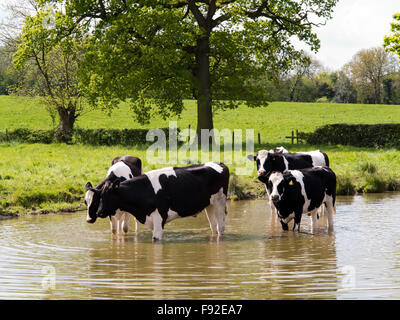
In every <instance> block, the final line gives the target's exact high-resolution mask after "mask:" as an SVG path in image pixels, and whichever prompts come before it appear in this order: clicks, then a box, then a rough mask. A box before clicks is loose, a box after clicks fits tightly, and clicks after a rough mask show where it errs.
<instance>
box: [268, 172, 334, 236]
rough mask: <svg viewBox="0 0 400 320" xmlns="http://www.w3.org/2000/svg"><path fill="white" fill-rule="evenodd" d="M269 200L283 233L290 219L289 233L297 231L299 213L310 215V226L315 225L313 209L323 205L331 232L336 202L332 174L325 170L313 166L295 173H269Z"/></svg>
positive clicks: (315, 212)
mask: <svg viewBox="0 0 400 320" xmlns="http://www.w3.org/2000/svg"><path fill="white" fill-rule="evenodd" d="M267 188H268V192H269V200H270V201H271V202H273V203H274V205H275V206H276V208H277V209H278V215H279V218H280V221H281V224H282V228H283V229H284V230H288V223H289V222H290V221H291V220H292V219H293V218H294V226H293V230H295V229H296V228H297V230H298V231H300V221H301V216H302V214H306V213H307V214H309V215H311V216H312V222H313V227H315V226H316V223H317V210H318V208H319V207H320V206H321V205H322V204H324V205H325V207H326V209H327V214H328V225H329V229H333V213H334V212H335V208H336V206H335V201H336V175H335V173H334V172H333V171H332V170H331V169H330V168H329V167H326V166H324V167H320V166H317V167H313V168H306V169H299V170H287V171H284V172H283V173H282V172H273V173H271V174H270V176H269V178H268V182H267Z"/></svg>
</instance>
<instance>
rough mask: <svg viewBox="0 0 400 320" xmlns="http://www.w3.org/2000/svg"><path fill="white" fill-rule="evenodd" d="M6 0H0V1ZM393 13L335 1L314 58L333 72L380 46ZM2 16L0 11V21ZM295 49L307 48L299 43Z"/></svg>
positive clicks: (378, 1)
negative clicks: (357, 56) (331, 14)
mask: <svg viewBox="0 0 400 320" xmlns="http://www.w3.org/2000/svg"><path fill="white" fill-rule="evenodd" d="M8 1H9V0H0V4H4V3H6V2H8ZM0 10H1V9H0ZM396 12H399V13H400V0H339V2H338V4H337V5H336V7H335V8H334V13H333V18H332V19H331V20H329V21H327V23H326V25H325V26H321V27H319V28H316V29H315V31H316V33H317V35H318V37H319V39H320V40H321V48H320V50H319V51H318V53H317V54H316V55H315V57H316V58H317V59H318V60H319V61H320V62H321V63H322V65H323V66H324V67H326V68H328V69H329V70H331V71H334V70H338V69H340V68H341V67H342V66H343V65H344V64H346V63H347V62H349V61H350V59H351V58H352V57H353V55H354V54H356V53H357V52H358V51H359V50H361V49H367V48H371V47H376V46H382V44H383V37H384V36H385V35H387V34H389V33H390V22H392V21H393V19H392V17H393V14H394V13H396ZM5 15H6V13H5V12H2V11H0V21H1V20H2V19H3V18H4V17H5ZM296 46H297V45H296ZM298 48H304V49H307V48H306V47H304V46H302V45H301V44H300V45H298Z"/></svg>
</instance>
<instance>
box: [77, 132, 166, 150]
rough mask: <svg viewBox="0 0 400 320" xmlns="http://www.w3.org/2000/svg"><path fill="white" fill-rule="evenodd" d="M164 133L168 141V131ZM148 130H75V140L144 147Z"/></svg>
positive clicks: (78, 141) (96, 143) (94, 143)
mask: <svg viewBox="0 0 400 320" xmlns="http://www.w3.org/2000/svg"><path fill="white" fill-rule="evenodd" d="M161 130H163V131H164V133H165V136H166V139H168V129H161ZM147 132H148V130H147V129H81V128H79V129H75V130H74V137H73V140H74V141H75V142H76V143H82V144H90V145H106V146H112V145H125V146H131V145H142V144H146V143H147V144H148V142H147V141H146V134H147Z"/></svg>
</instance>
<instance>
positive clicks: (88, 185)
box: [85, 182, 93, 191]
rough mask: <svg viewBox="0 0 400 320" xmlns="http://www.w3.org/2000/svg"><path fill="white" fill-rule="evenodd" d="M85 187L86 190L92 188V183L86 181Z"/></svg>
mask: <svg viewBox="0 0 400 320" xmlns="http://www.w3.org/2000/svg"><path fill="white" fill-rule="evenodd" d="M85 188H86V191H88V190H90V189H92V188H93V186H92V184H91V183H90V182H88V183H86V186H85Z"/></svg>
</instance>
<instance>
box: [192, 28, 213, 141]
mask: <svg viewBox="0 0 400 320" xmlns="http://www.w3.org/2000/svg"><path fill="white" fill-rule="evenodd" d="M209 53H210V39H209V37H207V36H206V37H203V38H201V39H198V41H197V52H196V62H197V70H196V71H197V72H196V77H197V79H198V85H199V88H198V94H197V136H198V137H199V141H200V140H201V129H208V130H211V129H213V128H214V126H213V114H212V99H211V80H210V58H209ZM211 141H213V140H211Z"/></svg>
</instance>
